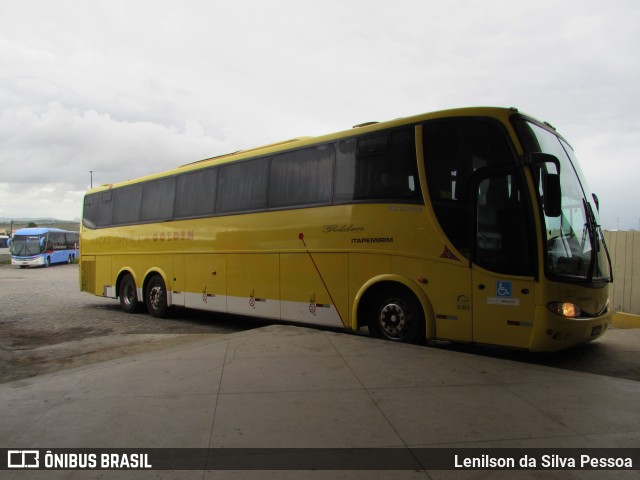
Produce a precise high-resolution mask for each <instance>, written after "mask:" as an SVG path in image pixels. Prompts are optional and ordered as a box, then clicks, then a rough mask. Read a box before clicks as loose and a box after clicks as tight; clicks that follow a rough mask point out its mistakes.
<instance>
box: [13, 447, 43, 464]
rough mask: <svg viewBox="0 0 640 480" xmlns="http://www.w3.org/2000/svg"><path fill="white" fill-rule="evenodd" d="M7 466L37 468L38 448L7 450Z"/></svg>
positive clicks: (38, 459)
mask: <svg viewBox="0 0 640 480" xmlns="http://www.w3.org/2000/svg"><path fill="white" fill-rule="evenodd" d="M7 467H9V468H38V467H40V452H39V451H38V450H8V451H7Z"/></svg>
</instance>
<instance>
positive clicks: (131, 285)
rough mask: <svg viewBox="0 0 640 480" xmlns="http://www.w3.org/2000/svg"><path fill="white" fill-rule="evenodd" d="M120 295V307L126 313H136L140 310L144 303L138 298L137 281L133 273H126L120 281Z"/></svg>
mask: <svg viewBox="0 0 640 480" xmlns="http://www.w3.org/2000/svg"><path fill="white" fill-rule="evenodd" d="M118 297H119V298H120V307H121V308H122V310H124V311H125V312H126V313H136V312H139V311H140V307H141V306H142V304H141V302H140V301H139V300H138V291H137V289H136V282H135V281H134V280H133V277H132V276H131V275H125V276H124V278H123V279H122V280H121V281H120V288H119V289H118Z"/></svg>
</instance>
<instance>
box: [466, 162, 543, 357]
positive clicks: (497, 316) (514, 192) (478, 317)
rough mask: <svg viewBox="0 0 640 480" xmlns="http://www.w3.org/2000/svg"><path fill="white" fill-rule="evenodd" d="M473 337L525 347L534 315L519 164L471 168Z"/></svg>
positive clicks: (531, 246)
mask: <svg viewBox="0 0 640 480" xmlns="http://www.w3.org/2000/svg"><path fill="white" fill-rule="evenodd" d="M474 177H475V178H474V179H473V181H472V187H473V192H474V195H475V199H474V204H473V205H474V207H475V208H474V212H473V217H472V218H473V220H472V222H473V228H472V232H473V236H472V242H473V244H472V253H471V261H472V263H471V270H472V273H471V275H472V286H473V341H474V342H478V343H488V344H496V345H505V346H512V347H521V348H528V346H529V340H530V337H531V333H532V330H533V321H534V314H535V303H536V302H535V264H536V262H535V257H536V249H535V242H534V241H533V235H532V230H533V229H532V225H533V221H532V215H531V208H530V203H529V196H528V195H526V189H525V188H524V176H523V173H522V171H521V169H520V168H519V167H505V168H500V169H492V170H487V173H483V172H482V171H478V172H476V174H475V175H474Z"/></svg>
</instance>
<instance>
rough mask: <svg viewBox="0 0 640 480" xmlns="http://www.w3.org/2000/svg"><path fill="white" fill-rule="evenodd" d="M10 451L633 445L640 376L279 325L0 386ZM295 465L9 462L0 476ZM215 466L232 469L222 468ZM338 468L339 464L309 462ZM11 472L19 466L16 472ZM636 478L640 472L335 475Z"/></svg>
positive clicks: (352, 474) (639, 429)
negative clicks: (111, 466) (99, 466)
mask: <svg viewBox="0 0 640 480" xmlns="http://www.w3.org/2000/svg"><path fill="white" fill-rule="evenodd" d="M0 409H1V411H2V412H3V414H2V415H1V416H0V439H1V440H0V441H1V444H0V447H5V448H65V447H68V448H163V447H171V448H253V447H270V448H299V447H308V448H356V447H518V448H519V447H523V448H541V447H545V448H568V447H570V448H579V449H582V448H605V447H618V448H621V447H625V448H638V447H640V383H639V382H635V381H632V380H624V379H615V378H610V377H605V376H599V375H593V374H587V373H581V372H571V371H565V370H558V369H553V368H549V367H543V366H537V365H526V364H519V363H515V362H511V361H508V360H503V359H495V358H488V357H481V356H477V355H471V354H466V353H460V352H454V351H446V350H440V349H434V348H428V347H422V346H414V345H403V344H395V343H391V342H385V341H382V340H376V339H372V338H368V337H363V336H358V335H351V334H346V333H334V332H326V331H318V330H313V329H308V328H301V327H296V326H284V325H274V326H268V327H264V328H260V329H256V330H250V331H246V332H240V333H234V334H229V335H216V336H212V337H205V336H195V335H194V340H193V342H190V343H186V344H181V345H176V346H173V347H170V348H167V349H165V350H158V351H152V352H147V353H142V354H139V355H134V356H129V357H123V358H120V359H118V360H111V361H106V362H103V363H98V364H93V365H89V366H86V367H81V368H76V369H70V370H65V371H61V372H57V373H54V374H48V375H42V376H38V377H33V378H30V379H28V380H21V381H17V382H12V383H7V384H2V385H0ZM110 473H112V474H113V476H115V475H117V478H207V479H209V478H265V475H266V478H300V477H301V474H300V472H287V471H280V472H270V473H268V472H267V473H265V472H255V471H253V472H252V471H236V472H219V471H211V472H204V473H203V472H202V471H182V472H166V471H155V472H154V471H147V472H99V471H96V472H86V471H85V472H78V471H75V472H73V471H57V472H24V471H20V472H9V471H5V472H0V478H5V476H7V475H9V476H7V477H6V478H110V477H111V476H112V475H109V474H110ZM221 473H224V475H222V474H221ZM303 473H304V475H306V476H309V477H310V478H337V476H336V472H318V471H316V472H306V473H305V472H303ZM11 474H13V475H14V476H13V477H12V476H11ZM542 474H544V475H546V476H545V478H563V479H565V478H614V477H615V478H623V479H624V478H637V475H638V471H637V470H636V471H635V472H630V471H623V472H620V471H586V470H584V471H580V470H577V471H551V472H536V471H516V472H514V471H502V472H497V471H493V472H482V471H446V470H445V471H428V472H414V471H402V472H371V471H369V472H364V473H363V472H358V471H347V472H340V478H372V477H373V478H433V479H448V478H510V479H511V478H540V476H541V475H542Z"/></svg>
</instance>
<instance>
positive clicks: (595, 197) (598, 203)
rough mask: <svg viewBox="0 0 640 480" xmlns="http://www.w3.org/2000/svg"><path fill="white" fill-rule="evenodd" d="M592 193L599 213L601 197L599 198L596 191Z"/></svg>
mask: <svg viewBox="0 0 640 480" xmlns="http://www.w3.org/2000/svg"><path fill="white" fill-rule="evenodd" d="M591 195H592V196H593V201H594V202H595V204H596V210H597V211H598V213H599V212H600V199H599V198H598V196H597V195H596V194H595V193H592V194H591Z"/></svg>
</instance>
